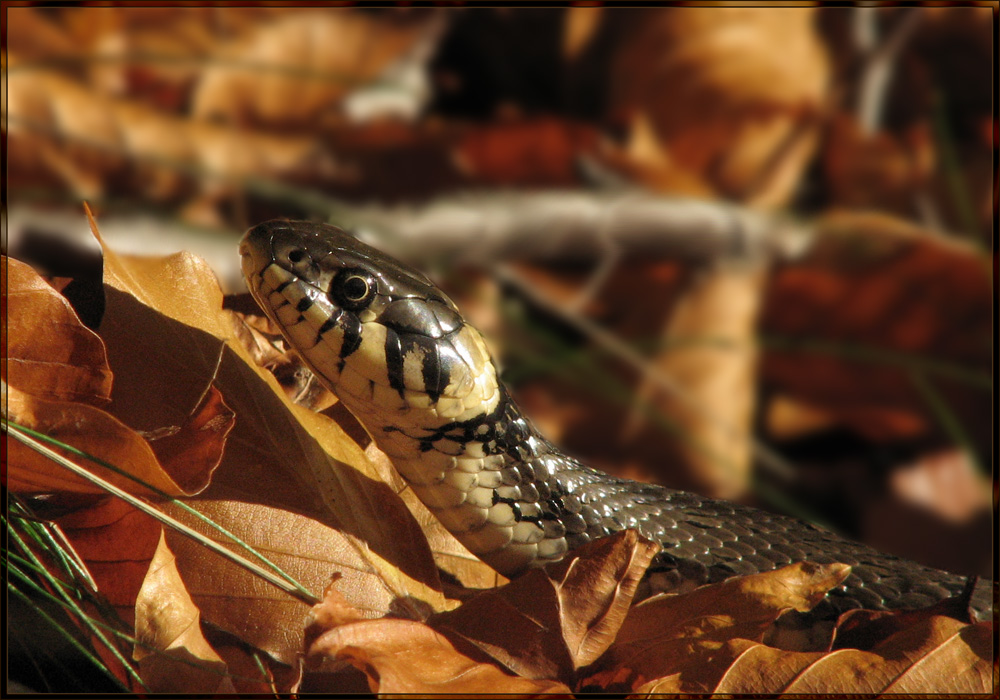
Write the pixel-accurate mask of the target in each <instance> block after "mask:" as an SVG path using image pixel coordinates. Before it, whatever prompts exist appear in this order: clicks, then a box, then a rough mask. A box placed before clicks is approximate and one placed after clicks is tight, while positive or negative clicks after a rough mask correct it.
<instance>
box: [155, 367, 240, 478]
mask: <svg viewBox="0 0 1000 700" xmlns="http://www.w3.org/2000/svg"><path fill="white" fill-rule="evenodd" d="M234 423H235V416H234V414H233V412H232V411H231V410H230V408H229V407H228V406H227V405H226V403H225V401H223V399H222V392H220V391H219V389H218V388H217V387H216V386H215V385H211V386H209V387H208V391H206V392H205V395H204V396H203V397H202V400H201V401H200V402H199V403H198V405H197V406H196V407H195V409H194V411H193V412H192V414H191V416H189V417H188V419H187V420H186V421H185V423H184V425H183V426H180V427H178V428H176V429H173V428H171V429H170V431H169V434H167V435H164V436H163V437H157V438H153V437H151V436H147V439H148V440H149V445H150V447H152V448H153V452H155V453H156V457H157V459H159V461H160V464H162V465H163V468H164V469H166V470H167V473H169V474H170V476H171V477H173V479H174V480H175V481H176V482H178V483H179V484H180V485H181V487H182V488H183V489H184V491H185V492H186V493H187V494H188V495H191V494H195V493H198V492H200V491H201V490H202V489H204V488H205V487H206V486H208V482H209V480H210V478H211V475H212V470H214V469H215V467H217V466H218V465H219V462H220V461H221V459H222V453H223V449H224V447H225V444H226V437H227V436H228V435H229V432H230V431H231V430H232V429H233V424H234ZM206 465H211V466H210V468H208V469H206V468H205V466H206Z"/></svg>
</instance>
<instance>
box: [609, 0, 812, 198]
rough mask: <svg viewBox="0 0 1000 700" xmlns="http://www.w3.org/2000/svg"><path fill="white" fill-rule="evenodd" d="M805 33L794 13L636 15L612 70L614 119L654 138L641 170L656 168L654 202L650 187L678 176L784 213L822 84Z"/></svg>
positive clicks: (719, 10) (806, 11) (801, 14)
mask: <svg viewBox="0 0 1000 700" xmlns="http://www.w3.org/2000/svg"><path fill="white" fill-rule="evenodd" d="M814 21H815V10H814V9H813V8H804V7H801V8H781V9H766V8H750V7H702V8H686V7H684V8H682V7H676V8H668V9H656V10H644V11H642V12H640V13H636V16H635V19H634V22H635V24H634V30H633V31H632V32H629V33H627V37H628V38H627V41H625V42H623V46H622V49H621V51H620V53H619V55H618V56H617V57H616V60H615V62H614V64H613V68H612V78H611V85H612V88H613V91H614V92H613V97H612V104H613V107H612V109H613V110H614V112H615V114H616V115H617V116H619V117H622V118H624V119H625V120H626V121H628V122H630V123H632V124H633V125H638V124H639V123H641V122H642V121H644V120H645V121H646V122H647V123H648V124H649V126H650V127H651V129H652V132H653V134H655V138H654V141H653V142H652V143H655V145H653V146H652V149H651V151H652V152H651V153H649V158H648V160H649V161H651V162H653V163H656V161H657V160H659V161H660V162H659V164H655V165H654V166H653V171H652V172H649V173H647V176H646V177H645V178H644V179H645V180H646V182H647V184H649V185H652V186H653V187H657V188H658V189H661V191H662V187H659V186H658V183H657V180H658V179H659V178H660V177H666V178H667V179H668V180H670V179H672V178H673V179H675V178H674V176H672V175H671V171H681V172H685V173H686V174H688V175H689V176H691V177H693V178H695V179H697V180H700V181H702V182H704V183H706V185H707V187H708V189H709V191H711V192H715V193H717V194H720V195H722V196H724V197H727V198H736V199H741V200H744V201H748V202H751V203H752V204H754V205H756V206H764V207H775V206H780V205H781V204H783V203H785V202H787V200H788V198H789V196H790V195H791V194H792V192H793V190H794V188H795V187H796V186H797V185H798V182H799V179H800V176H801V173H802V170H803V168H804V167H805V166H806V164H807V163H808V162H809V159H810V157H811V155H812V151H813V149H814V146H815V142H816V136H817V130H818V127H819V121H818V119H817V115H818V113H819V112H820V111H821V109H822V103H823V100H824V98H825V93H826V90H827V82H828V77H829V66H828V62H827V58H826V54H825V51H824V49H823V47H822V45H821V43H820V41H819V39H818V37H817V35H816V32H815V29H814V27H813V23H814ZM639 131H641V129H640V130H639ZM636 135H637V136H638V135H639V134H638V133H637V134H636Z"/></svg>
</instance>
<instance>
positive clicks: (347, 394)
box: [240, 221, 989, 615]
mask: <svg viewBox="0 0 1000 700" xmlns="http://www.w3.org/2000/svg"><path fill="white" fill-rule="evenodd" d="M240 253H241V256H242V266H243V272H244V276H245V277H246V280H247V283H248V286H249V288H250V290H251V293H252V294H253V296H254V297H255V299H256V300H257V302H258V303H259V304H260V306H261V308H262V309H263V310H264V311H265V313H266V314H267V315H268V316H269V317H270V318H271V319H272V320H273V321H274V322H275V323H276V324H277V325H278V326H279V328H280V329H281V332H282V334H283V335H284V337H285V338H286V340H287V341H288V343H289V344H290V345H291V347H292V348H293V349H294V350H295V351H296V352H297V353H298V354H299V355H300V356H301V357H302V359H303V360H304V362H305V363H306V365H307V366H308V367H309V368H310V369H311V370H312V371H313V372H314V373H315V374H316V376H317V377H318V378H319V379H320V380H321V381H322V382H324V383H325V384H326V385H327V386H328V387H329V388H330V389H331V390H332V391H333V392H334V393H335V394H336V395H337V396H338V398H339V399H340V400H341V401H342V402H343V403H344V405H345V406H346V407H347V408H348V409H349V410H350V411H351V412H352V413H353V414H354V415H355V416H356V417H357V419H358V420H359V421H360V422H361V423H362V424H363V425H364V427H365V428H366V429H367V430H368V432H369V433H370V434H371V436H372V438H373V439H374V441H375V442H376V444H377V445H378V447H379V448H380V449H381V450H382V451H384V452H385V453H386V454H387V455H388V456H389V457H390V459H391V460H392V462H393V464H394V466H395V467H396V469H397V470H398V471H399V473H400V474H401V475H402V476H403V478H404V479H405V480H406V481H407V483H408V484H409V485H410V487H411V488H412V489H413V491H414V492H415V493H416V494H417V496H418V497H419V498H420V499H421V501H423V503H424V504H425V505H426V506H427V507H428V508H429V509H430V510H431V511H432V512H433V513H434V515H435V516H436V517H437V518H438V519H439V520H440V521H441V522H442V524H444V526H445V527H446V528H447V529H448V530H449V531H450V532H451V533H452V534H453V535H455V537H457V538H458V539H459V540H460V541H461V542H462V544H464V545H465V546H466V547H467V548H468V549H469V550H470V551H471V552H472V553H474V554H475V555H476V556H477V557H479V558H480V559H482V560H483V561H484V562H486V563H487V564H489V565H490V566H492V567H493V568H495V569H496V570H497V571H499V572H501V573H503V574H505V575H508V576H513V575H516V574H518V573H520V572H522V571H524V570H525V569H527V568H529V567H532V566H537V565H541V564H545V563H547V562H551V561H556V560H558V559H560V558H561V557H563V555H565V554H566V553H567V552H568V551H569V550H571V549H574V548H576V547H579V546H581V545H583V544H585V543H587V542H588V541H590V540H592V539H594V538H598V537H603V536H606V535H608V534H610V533H613V532H616V531H619V530H622V529H625V528H635V529H637V530H638V531H639V532H640V533H642V534H643V535H645V536H646V537H648V538H650V539H651V540H654V541H656V542H659V543H660V544H661V545H662V551H661V552H660V553H659V554H658V555H657V558H656V560H655V561H654V565H653V567H652V570H653V571H654V572H656V575H658V576H659V577H660V583H659V585H660V587H661V588H665V589H674V590H678V589H679V588H681V587H690V586H692V585H698V584H701V583H707V582H714V581H719V580H722V579H725V578H728V577H730V576H734V575H739V574H751V573H756V572H761V571H768V570H771V569H774V568H777V567H779V566H782V565H785V564H789V563H792V562H796V561H812V562H817V563H832V562H841V563H845V564H849V565H851V566H852V567H853V570H852V572H851V574H850V575H849V577H848V578H847V579H846V580H845V581H844V582H843V584H842V585H840V586H838V587H836V588H835V589H833V590H832V591H830V593H829V594H828V595H827V596H826V599H825V600H824V601H823V603H821V606H820V607H821V608H822V609H821V610H820V609H818V610H817V611H816V612H817V613H818V614H825V615H833V614H836V613H837V612H839V611H843V610H846V609H850V608H856V607H863V608H869V609H901V608H918V607H923V606H926V605H929V604H932V603H934V602H936V601H938V600H941V599H944V598H948V597H952V596H958V595H960V594H962V593H963V590H966V580H965V578H964V577H962V576H959V575H955V574H951V573H948V572H944V571H939V570H936V569H932V568H929V567H926V566H922V565H920V564H917V563H915V562H912V561H908V560H905V559H901V558H898V557H895V556H892V555H889V554H885V553H882V552H879V551H877V550H875V549H872V548H870V547H867V546H865V545H863V544H860V543H857V542H854V541H852V540H849V539H846V538H844V537H841V536H839V535H837V534H834V533H832V532H829V531H827V530H825V529H822V528H820V527H817V526H815V525H811V524H809V523H806V522H804V521H801V520H798V519H795V518H790V517H786V516H782V515H776V514H772V513H769V512H766V511H762V510H757V509H754V508H751V507H748V506H744V505H740V504H736V503H730V502H726V501H720V500H713V499H709V498H703V497H701V496H699V495H696V494H694V493H688V492H684V491H677V490H673V489H668V488H665V487H663V486H657V485H652V484H645V483H639V482H635V481H630V480H627V479H620V478H616V477H613V476H609V475H608V474H605V473H603V472H600V471H597V470H594V469H591V468H588V467H587V466H585V465H583V464H581V463H580V462H579V461H577V460H576V459H573V458H572V457H569V456H567V455H565V454H563V453H562V452H561V451H560V450H559V449H558V448H557V447H556V446H554V445H553V444H552V443H551V442H549V441H548V440H546V439H545V438H544V437H543V436H542V435H541V434H540V433H539V432H538V431H537V430H536V429H535V428H534V426H533V425H532V424H531V422H530V421H529V420H528V419H527V418H526V417H525V416H524V415H523V414H522V413H521V411H520V409H519V408H518V406H517V404H516V403H515V402H514V400H513V399H512V398H511V396H510V394H509V393H508V391H507V389H506V387H505V386H504V384H503V382H502V381H501V380H500V379H499V377H498V375H497V370H496V367H495V365H494V363H493V361H492V359H491V357H490V353H489V351H488V350H487V347H486V344H485V343H484V341H483V339H482V337H481V336H480V334H479V332H478V331H476V330H475V329H474V328H473V327H472V326H470V325H468V324H467V323H466V322H465V321H464V319H463V318H462V316H461V314H460V313H459V311H458V308H457V307H456V306H455V304H454V303H453V302H452V301H451V300H450V299H449V298H448V297H447V296H446V295H445V294H444V293H443V292H442V291H441V290H440V289H438V288H437V287H436V286H435V285H434V284H433V283H432V282H431V281H430V280H429V279H428V278H427V277H426V276H424V275H423V274H421V273H420V272H418V271H417V270H415V269H412V268H410V267H408V266H406V265H404V264H403V263H401V262H399V261H397V260H395V259H393V258H391V257H389V256H388V255H386V254H384V253H382V252H380V251H378V250H376V249H375V248H372V247H371V246H368V245H366V244H364V243H362V242H360V241H358V240H357V239H355V238H354V237H352V236H350V235H349V234H347V233H345V232H344V231H342V230H341V229H339V228H337V227H335V226H331V225H327V224H318V223H310V222H303V221H269V222H265V223H262V224H259V225H258V226H255V227H254V228H252V229H250V230H249V231H248V232H247V233H246V235H245V236H244V238H243V241H242V243H241V245H240ZM988 595H989V586H986V587H978V589H977V590H976V593H975V595H974V596H973V607H974V608H977V609H979V610H985V609H986V608H987V607H988V605H989V603H988V600H986V599H985V598H986V597H988Z"/></svg>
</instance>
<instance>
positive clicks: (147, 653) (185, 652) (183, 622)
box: [132, 533, 236, 693]
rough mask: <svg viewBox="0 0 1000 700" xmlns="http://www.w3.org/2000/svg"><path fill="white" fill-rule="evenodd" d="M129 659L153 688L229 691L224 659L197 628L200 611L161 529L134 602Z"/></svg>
mask: <svg viewBox="0 0 1000 700" xmlns="http://www.w3.org/2000/svg"><path fill="white" fill-rule="evenodd" d="M135 611H136V619H135V636H136V639H137V640H138V641H139V644H136V646H135V650H134V652H133V655H132V658H134V659H135V660H136V661H138V662H139V675H140V676H141V677H142V680H143V681H144V682H145V683H146V686H147V688H148V689H149V690H150V692H153V693H226V692H231V693H235V692H236V689H235V688H234V687H233V684H232V681H231V680H230V679H229V678H228V675H227V674H228V671H227V669H226V664H225V663H224V662H223V660H222V658H221V657H220V656H219V655H218V654H217V653H216V652H215V650H214V649H212V647H211V645H209V643H208V641H206V639H205V637H204V636H203V635H202V633H201V624H200V620H201V614H200V613H199V611H198V608H197V607H195V605H194V603H193V602H192V600H191V597H190V596H189V595H188V593H187V591H186V590H185V587H184V582H183V581H182V580H181V578H180V575H179V574H178V572H177V566H176V564H175V561H174V556H173V553H172V552H171V551H170V549H169V548H168V547H167V543H166V540H165V539H164V537H163V534H162V533H161V535H160V542H159V545H158V546H157V548H156V553H155V554H154V555H153V559H152V561H151V562H150V564H149V571H148V573H147V574H146V578H145V580H144V581H143V583H142V588H141V589H140V590H139V594H138V597H137V599H136V603H135Z"/></svg>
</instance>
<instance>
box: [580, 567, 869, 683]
mask: <svg viewBox="0 0 1000 700" xmlns="http://www.w3.org/2000/svg"><path fill="white" fill-rule="evenodd" d="M849 573H850V567H848V566H846V565H844V564H826V565H817V564H809V563H800V564H792V565H790V566H786V567H783V568H781V569H778V570H776V571H769V572H767V573H764V574H753V575H750V576H738V577H735V578H731V579H727V580H726V581H722V582H721V583H716V584H712V585H708V586H702V587H701V588H697V589H695V590H694V591H692V592H690V593H684V594H680V595H667V596H658V597H656V598H651V599H649V600H647V601H644V602H643V603H640V604H639V605H636V606H635V607H633V608H632V610H631V611H630V612H629V615H628V617H626V619H625V622H624V624H623V625H622V628H621V630H620V631H619V633H618V637H617V639H616V640H615V642H614V644H612V645H611V648H610V649H609V650H608V652H607V653H606V654H605V655H604V656H602V657H601V658H600V659H599V660H598V661H597V663H595V664H594V665H593V666H592V667H591V669H590V671H591V674H592V675H591V676H590V678H588V679H587V680H585V681H584V682H583V684H582V687H583V688H585V689H593V688H594V686H597V687H599V688H601V689H602V690H605V691H609V692H622V691H633V692H635V691H637V690H638V689H639V688H640V687H642V686H643V685H644V684H646V683H648V682H649V681H650V680H651V679H657V678H659V679H663V678H668V677H669V678H672V679H673V682H676V683H677V684H678V686H677V687H684V688H689V687H690V688H700V687H701V685H702V684H703V678H704V675H705V672H706V664H708V663H710V662H712V664H713V665H714V664H716V663H717V661H713V659H714V657H713V653H714V652H717V651H719V649H720V648H721V647H723V646H724V645H725V643H726V642H728V641H730V640H734V639H739V640H751V641H759V640H761V639H762V638H763V637H764V635H765V633H766V632H768V630H769V629H770V628H771V626H772V624H773V623H774V621H775V620H776V619H777V618H778V617H779V615H781V614H782V613H784V612H786V611H788V610H798V611H806V610H809V609H811V608H812V607H813V606H814V605H815V604H816V603H818V602H819V601H820V600H822V598H823V596H825V595H826V593H827V591H828V590H829V589H831V588H833V587H834V586H835V585H837V584H838V583H840V582H841V581H843V580H844V579H845V578H846V577H847V575H848V574H849ZM727 665H728V661H727V662H726V664H723V666H722V668H717V669H716V670H717V671H720V672H721V671H724V670H725V668H726V666H727ZM689 677H690V678H689ZM685 692H686V691H685ZM691 692H707V691H702V690H692V691H691Z"/></svg>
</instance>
